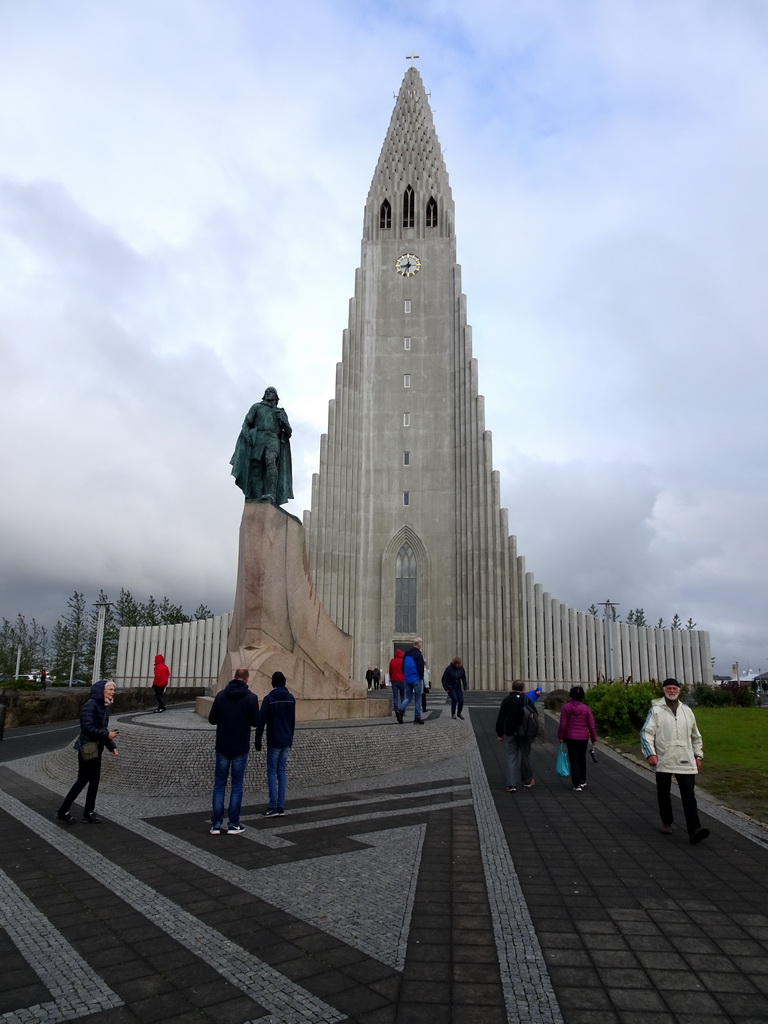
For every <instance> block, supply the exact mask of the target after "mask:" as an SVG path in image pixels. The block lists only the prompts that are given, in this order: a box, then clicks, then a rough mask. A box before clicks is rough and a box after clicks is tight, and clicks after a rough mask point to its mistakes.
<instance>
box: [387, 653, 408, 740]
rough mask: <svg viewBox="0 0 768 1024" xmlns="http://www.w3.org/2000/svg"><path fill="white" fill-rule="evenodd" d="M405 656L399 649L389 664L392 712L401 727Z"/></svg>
mask: <svg viewBox="0 0 768 1024" xmlns="http://www.w3.org/2000/svg"><path fill="white" fill-rule="evenodd" d="M403 654H404V652H403V651H401V650H400V648H399V647H398V648H397V650H396V651H395V656H394V658H392V660H391V661H390V663H389V682H390V685H391V687H392V710H393V711H394V712H395V717H396V718H397V720H398V722H399V723H400V725H402V724H403V716H402V715H401V714H400V705H401V704H402V703H403V701H404V700H405V681H404V680H405V676H404V675H403Z"/></svg>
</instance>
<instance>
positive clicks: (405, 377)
mask: <svg viewBox="0 0 768 1024" xmlns="http://www.w3.org/2000/svg"><path fill="white" fill-rule="evenodd" d="M410 386H411V375H410V373H404V374H403V387H404V388H409V387H410Z"/></svg>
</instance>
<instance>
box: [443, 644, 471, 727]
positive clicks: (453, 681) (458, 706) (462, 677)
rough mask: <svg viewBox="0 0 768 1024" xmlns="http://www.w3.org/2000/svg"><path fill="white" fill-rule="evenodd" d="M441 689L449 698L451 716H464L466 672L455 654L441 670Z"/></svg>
mask: <svg viewBox="0 0 768 1024" xmlns="http://www.w3.org/2000/svg"><path fill="white" fill-rule="evenodd" d="M440 682H441V683H442V684H443V689H444V690H445V692H446V693H447V694H448V696H449V697H450V698H451V718H461V719H463V718H464V715H462V713H461V712H462V711H463V710H464V691H465V690H466V688H467V673H466V672H465V671H464V666H463V665H462V663H461V658H460V657H459V656H458V655H456V657H455V658H454V659H453V661H452V662H451V663H450V665H449V666H448V667H447V668H446V670H445V672H443V678H442V679H441V680H440Z"/></svg>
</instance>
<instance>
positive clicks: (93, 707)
mask: <svg viewBox="0 0 768 1024" xmlns="http://www.w3.org/2000/svg"><path fill="white" fill-rule="evenodd" d="M114 699H115V684H114V683H109V682H107V680H106V679H100V680H99V681H98V682H97V683H94V684H93V686H92V687H91V695H90V697H89V698H88V700H87V701H86V702H85V704H83V706H82V708H81V709H80V735H79V736H78V738H77V739H76V740H75V744H74V746H75V750H76V751H77V781H76V782H75V784H74V785H73V786H72V788H71V789H70V791H69V792H68V793H67V795H66V796H65V797H64V802H63V803H62V805H61V807H59V809H58V811H57V812H56V817H57V818H58V819H59V821H66V822H70V821H72V814H71V813H70V807H71V806H72V804H73V803H74V802H75V800H76V799H77V797H78V796H79V795H80V793H81V792H82V791H83V790H84V789H85V787H86V786H87V787H88V792H87V793H86V794H85V809H84V811H83V821H87V822H88V824H89V825H100V824H101V818H99V817H97V816H96V814H95V813H94V812H95V810H96V794H97V793H98V791H99V781H100V779H101V755H102V754H103V753H104V748H105V747H106V748H107V750H108V751H109V752H110V753H111V754H112V756H113V757H117V746H116V745H115V742H114V741H115V740H116V739H117V736H118V730H117V729H112V730H110V728H109V709H110V707H111V705H112V702H113V701H114Z"/></svg>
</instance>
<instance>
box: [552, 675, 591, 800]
mask: <svg viewBox="0 0 768 1024" xmlns="http://www.w3.org/2000/svg"><path fill="white" fill-rule="evenodd" d="M570 696H571V699H570V700H569V701H568V703H567V704H563V707H562V710H561V712H560V726H559V728H558V730H557V738H558V739H559V740H560V741H563V740H564V741H565V745H566V747H567V748H568V761H569V762H570V765H571V782H572V783H573V791H574V793H580V792H581V791H582V789H586V788H587V744H588V742H589V740H592V744H593V745H594V744H595V743H597V729H596V728H595V719H594V716H593V714H592V709H591V708H590V707H589V705H588V704H585V703H584V687H583V686H572V687H571V689H570Z"/></svg>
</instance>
